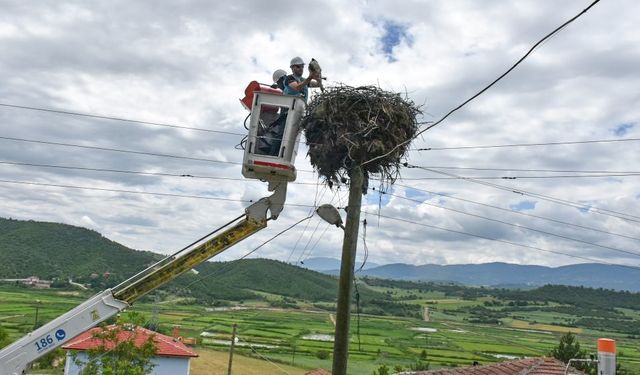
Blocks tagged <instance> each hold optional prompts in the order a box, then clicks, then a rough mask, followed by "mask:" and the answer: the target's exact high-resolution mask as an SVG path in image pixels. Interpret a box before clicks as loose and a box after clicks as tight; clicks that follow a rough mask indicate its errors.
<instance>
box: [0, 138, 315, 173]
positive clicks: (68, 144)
mask: <svg viewBox="0 0 640 375" xmlns="http://www.w3.org/2000/svg"><path fill="white" fill-rule="evenodd" d="M0 139H4V140H8V141H15V142H26V143H37V144H47V145H54V146H62V147H74V148H82V149H89V150H99V151H110V152H119V153H125V154H135V155H146V156H156V157H163V158H171V159H184V160H193V161H203V162H209V163H221V164H231V165H242V163H240V162H235V161H228V160H220V159H208V158H195V157H191V156H183V155H172V154H161V153H155V152H147V151H135V150H124V149H119V148H111V147H99V146H85V145H78V144H74V143H63V142H52V141H43V140H38V139H26V138H16V137H5V136H0ZM298 171H299V172H307V173H313V171H310V170H305V169H298Z"/></svg>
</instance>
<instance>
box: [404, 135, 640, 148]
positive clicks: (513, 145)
mask: <svg viewBox="0 0 640 375" xmlns="http://www.w3.org/2000/svg"><path fill="white" fill-rule="evenodd" d="M636 141H640V138H624V139H594V140H587V141H564V142H545V143H512V144H505V145H481V146H455V147H426V148H416V149H413V150H412V151H443V150H468V149H485V148H505V147H534V146H560V145H577V144H588V143H613V142H636Z"/></svg>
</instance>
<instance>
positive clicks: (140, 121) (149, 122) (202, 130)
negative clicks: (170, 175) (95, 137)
mask: <svg viewBox="0 0 640 375" xmlns="http://www.w3.org/2000/svg"><path fill="white" fill-rule="evenodd" d="M0 106H2V107H8V108H16V109H27V110H30V111H39V112H49V113H57V114H61V115H72V116H80V117H89V118H97V119H101V120H114V121H120V122H131V123H134V124H143V125H153V126H160V127H165V128H174V129H184V130H195V131H201V132H207V133H217V134H225V135H237V136H243V135H245V134H243V133H234V132H229V131H222V130H213V129H205V128H196V127H192V126H184V125H175V124H166V123H160V122H152V121H142V120H132V119H127V118H124V117H116V116H104V115H96V114H92V113H81V112H74V111H69V110H62V109H49V108H40V107H32V106H24V105H16V104H9V103H0Z"/></svg>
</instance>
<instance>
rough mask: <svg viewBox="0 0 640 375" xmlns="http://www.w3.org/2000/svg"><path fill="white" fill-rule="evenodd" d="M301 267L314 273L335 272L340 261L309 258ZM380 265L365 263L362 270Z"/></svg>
mask: <svg viewBox="0 0 640 375" xmlns="http://www.w3.org/2000/svg"><path fill="white" fill-rule="evenodd" d="M360 265H361V263H356V267H360ZM300 266H301V267H304V268H308V269H310V270H314V271H320V272H322V271H336V273H337V272H338V271H337V270H339V269H340V259H335V258H327V257H316V258H309V259H307V260H305V261H304V263H303V264H301V265H300ZM379 266H380V265H379V264H377V263H371V262H368V261H367V262H366V263H365V265H364V267H363V269H365V270H366V269H371V268H375V267H379Z"/></svg>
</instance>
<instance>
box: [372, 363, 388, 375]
mask: <svg viewBox="0 0 640 375" xmlns="http://www.w3.org/2000/svg"><path fill="white" fill-rule="evenodd" d="M372 375H389V367H387V365H382V366H380V367H378V371H376V370H373V373H372Z"/></svg>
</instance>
